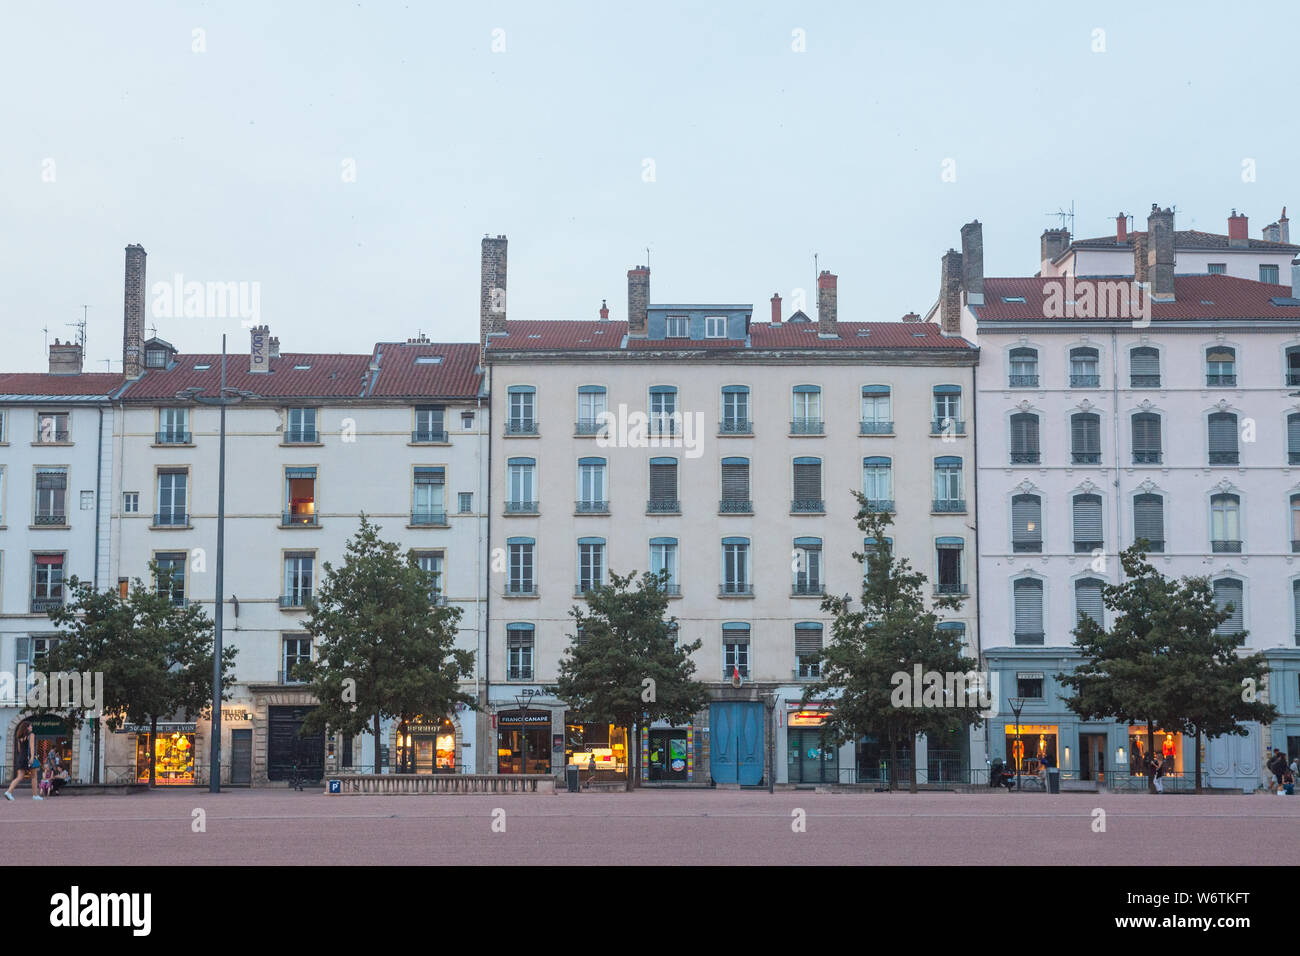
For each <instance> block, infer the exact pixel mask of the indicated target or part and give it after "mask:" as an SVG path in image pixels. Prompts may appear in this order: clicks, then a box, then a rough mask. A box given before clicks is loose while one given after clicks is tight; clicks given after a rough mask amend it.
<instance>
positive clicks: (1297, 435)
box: [1286, 414, 1300, 465]
mask: <svg viewBox="0 0 1300 956" xmlns="http://www.w3.org/2000/svg"><path fill="white" fill-rule="evenodd" d="M1286 462H1287V464H1288V465H1300V414H1291V415H1288V416H1287V417H1286Z"/></svg>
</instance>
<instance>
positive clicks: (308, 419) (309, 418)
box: [284, 408, 320, 445]
mask: <svg viewBox="0 0 1300 956" xmlns="http://www.w3.org/2000/svg"><path fill="white" fill-rule="evenodd" d="M284 441H285V444H287V445H314V444H315V443H316V442H318V441H320V433H319V432H318V431H317V430H316V409H314V408H291V409H289V414H288V424H287V426H286V428H285V430H284Z"/></svg>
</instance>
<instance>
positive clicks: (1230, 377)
mask: <svg viewBox="0 0 1300 956" xmlns="http://www.w3.org/2000/svg"><path fill="white" fill-rule="evenodd" d="M1205 384H1206V385H1236V384H1237V350H1236V349H1232V348H1226V347H1224V346H1222V345H1215V346H1211V347H1210V348H1208V349H1206V350H1205Z"/></svg>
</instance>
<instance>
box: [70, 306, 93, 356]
mask: <svg viewBox="0 0 1300 956" xmlns="http://www.w3.org/2000/svg"><path fill="white" fill-rule="evenodd" d="M89 309H90V306H88V305H83V306H82V307H81V321H80V322H66V323H64V324H65V325H68V326H71V327H72V328H74V329H76V330H77V344H78V345H80V346H81V354H82V355H85V354H86V312H87V310H89Z"/></svg>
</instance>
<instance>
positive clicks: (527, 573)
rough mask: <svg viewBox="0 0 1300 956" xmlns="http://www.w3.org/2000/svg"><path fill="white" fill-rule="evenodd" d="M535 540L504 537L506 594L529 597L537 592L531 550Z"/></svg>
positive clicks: (534, 545)
mask: <svg viewBox="0 0 1300 956" xmlns="http://www.w3.org/2000/svg"><path fill="white" fill-rule="evenodd" d="M536 546H537V542H536V541H535V540H534V539H533V538H507V539H506V595H507V596H510V597H530V596H532V595H534V594H536V593H537V578H536V570H535V568H534V564H533V550H534V548H536Z"/></svg>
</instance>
